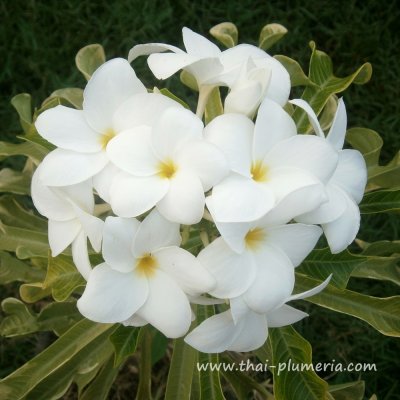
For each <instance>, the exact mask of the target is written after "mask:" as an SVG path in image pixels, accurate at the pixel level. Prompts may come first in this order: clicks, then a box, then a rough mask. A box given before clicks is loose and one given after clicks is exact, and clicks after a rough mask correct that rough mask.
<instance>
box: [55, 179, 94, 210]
mask: <svg viewBox="0 0 400 400" xmlns="http://www.w3.org/2000/svg"><path fill="white" fill-rule="evenodd" d="M53 190H54V191H55V192H56V193H58V195H59V196H60V197H62V198H63V199H64V200H66V201H68V202H69V203H71V204H72V205H73V206H74V207H79V208H80V209H81V210H83V211H85V212H87V213H89V214H92V213H93V210H94V197H93V187H92V179H88V180H86V181H83V182H81V183H77V184H76V185H71V186H65V187H55V188H54V189H53ZM75 215H76V212H75Z"/></svg>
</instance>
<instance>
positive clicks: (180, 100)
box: [153, 88, 190, 110]
mask: <svg viewBox="0 0 400 400" xmlns="http://www.w3.org/2000/svg"><path fill="white" fill-rule="evenodd" d="M156 89H157V88H154V91H153V92H154V93H157V91H158V92H159V93H161V94H163V95H164V96H167V97H169V98H170V99H172V100H175V101H176V102H177V103H179V104H182V105H183V107H185V108H187V109H188V110H189V109H190V107H189V106H188V105H187V103H185V102H184V101H183V100H182V99H180V98H179V97H178V96H176V95H174V94H173V93H172V92H170V91H169V90H168V89H166V88H162V89H157V91H156Z"/></svg>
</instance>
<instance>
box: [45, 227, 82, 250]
mask: <svg viewBox="0 0 400 400" xmlns="http://www.w3.org/2000/svg"><path fill="white" fill-rule="evenodd" d="M80 230H81V224H80V223H79V221H78V220H77V219H71V220H69V221H54V220H51V219H49V245H50V249H51V256H52V257H57V256H58V255H59V254H60V253H61V252H63V251H64V250H65V249H66V248H67V247H68V246H69V245H70V244H71V243H72V242H73V241H74V239H75V238H76V236H77V235H78V233H79V232H80Z"/></svg>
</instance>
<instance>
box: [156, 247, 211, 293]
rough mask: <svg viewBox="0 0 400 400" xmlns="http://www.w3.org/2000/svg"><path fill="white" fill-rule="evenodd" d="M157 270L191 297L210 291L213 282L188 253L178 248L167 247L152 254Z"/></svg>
mask: <svg viewBox="0 0 400 400" xmlns="http://www.w3.org/2000/svg"><path fill="white" fill-rule="evenodd" d="M154 257H155V258H156V259H157V262H158V264H159V268H160V269H161V270H162V271H164V272H165V273H166V274H167V275H168V276H169V277H170V278H172V279H173V280H174V281H175V282H176V283H177V284H178V285H179V286H180V288H181V289H182V290H183V291H184V292H185V293H187V294H190V295H192V296H195V295H198V294H201V293H205V292H208V291H210V290H211V289H212V288H213V287H214V285H215V280H214V278H213V277H212V276H211V275H210V273H209V272H208V271H207V270H206V269H205V268H204V267H203V266H202V265H201V264H200V262H199V260H198V259H197V258H196V257H195V256H194V255H193V254H191V253H189V252H188V251H186V250H184V249H181V248H179V247H176V246H173V247H167V248H164V249H161V250H159V251H157V252H155V253H154Z"/></svg>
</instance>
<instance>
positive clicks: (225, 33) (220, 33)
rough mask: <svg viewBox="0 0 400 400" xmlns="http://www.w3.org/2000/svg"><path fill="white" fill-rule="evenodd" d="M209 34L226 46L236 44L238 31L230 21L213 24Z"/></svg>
mask: <svg viewBox="0 0 400 400" xmlns="http://www.w3.org/2000/svg"><path fill="white" fill-rule="evenodd" d="M210 34H211V35H212V36H213V37H214V38H215V39H217V40H218V41H220V42H221V43H222V44H223V45H224V46H226V47H228V48H230V47H233V46H236V45H237V42H238V37H239V32H238V29H237V28H236V25H235V24H233V23H232V22H222V23H220V24H218V25H215V26H213V27H212V28H211V29H210Z"/></svg>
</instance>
